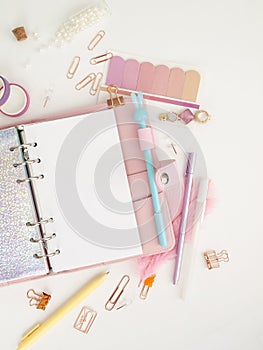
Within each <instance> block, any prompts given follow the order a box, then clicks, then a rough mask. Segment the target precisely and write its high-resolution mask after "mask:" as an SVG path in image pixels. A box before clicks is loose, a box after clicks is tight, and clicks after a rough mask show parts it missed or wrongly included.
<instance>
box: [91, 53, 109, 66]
mask: <svg viewBox="0 0 263 350" xmlns="http://www.w3.org/2000/svg"><path fill="white" fill-rule="evenodd" d="M112 57H113V53H112V52H107V53H105V54H103V55H100V56H96V57H92V58H91V59H90V64H99V63H101V62H105V61H108V60H110V59H111V58H112Z"/></svg>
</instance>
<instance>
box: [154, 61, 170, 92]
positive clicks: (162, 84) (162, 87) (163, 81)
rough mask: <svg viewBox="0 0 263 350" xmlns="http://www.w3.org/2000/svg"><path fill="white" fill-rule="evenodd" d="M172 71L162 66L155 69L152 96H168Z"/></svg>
mask: <svg viewBox="0 0 263 350" xmlns="http://www.w3.org/2000/svg"><path fill="white" fill-rule="evenodd" d="M169 75H170V69H169V68H168V67H167V66H164V65H160V66H157V67H155V71H154V76H153V83H152V91H151V93H152V94H155V95H161V96H166V93H167V87H168V81H169Z"/></svg>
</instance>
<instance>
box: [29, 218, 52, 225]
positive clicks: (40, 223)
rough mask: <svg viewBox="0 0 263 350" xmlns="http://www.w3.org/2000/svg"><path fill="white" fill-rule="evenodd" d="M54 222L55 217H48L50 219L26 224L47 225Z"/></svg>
mask: <svg viewBox="0 0 263 350" xmlns="http://www.w3.org/2000/svg"><path fill="white" fill-rule="evenodd" d="M52 222H54V219H53V218H48V219H41V220H39V221H36V222H27V223H26V225H27V226H39V225H45V224H49V223H52Z"/></svg>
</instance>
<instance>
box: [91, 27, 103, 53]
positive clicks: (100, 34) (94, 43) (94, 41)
mask: <svg viewBox="0 0 263 350" xmlns="http://www.w3.org/2000/svg"><path fill="white" fill-rule="evenodd" d="M105 34H106V33H105V32H104V30H100V31H99V32H98V33H97V34H96V35H95V36H94V38H93V39H92V40H91V42H90V43H89V45H88V50H90V51H92V50H93V49H94V48H95V47H96V46H97V45H98V43H99V42H100V41H101V39H102V38H103V37H104V36H105Z"/></svg>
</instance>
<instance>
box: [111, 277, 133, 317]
mask: <svg viewBox="0 0 263 350" xmlns="http://www.w3.org/2000/svg"><path fill="white" fill-rule="evenodd" d="M129 281H130V277H129V276H128V275H124V276H123V277H122V279H121V280H120V282H119V283H118V285H117V287H116V288H115V289H114V292H113V293H112V295H111V296H110V298H109V300H108V301H107V302H106V304H105V309H106V310H107V311H111V310H112V309H113V308H114V306H115V305H116V303H117V301H118V300H119V299H120V297H121V295H122V293H123V292H124V289H125V288H126V286H127V284H128V283H129Z"/></svg>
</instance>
